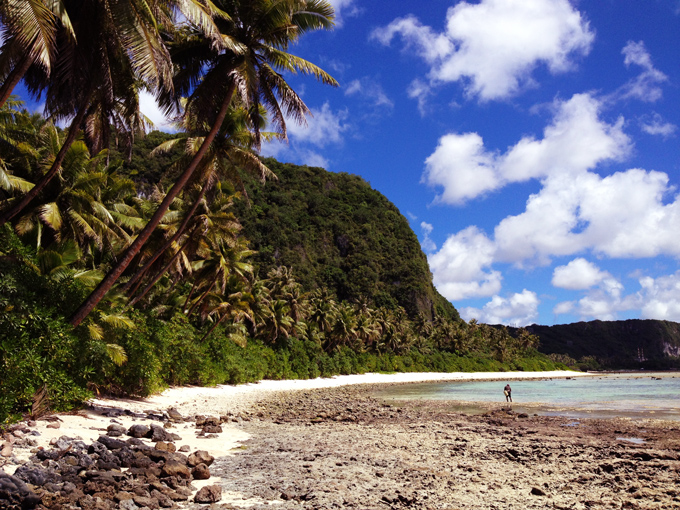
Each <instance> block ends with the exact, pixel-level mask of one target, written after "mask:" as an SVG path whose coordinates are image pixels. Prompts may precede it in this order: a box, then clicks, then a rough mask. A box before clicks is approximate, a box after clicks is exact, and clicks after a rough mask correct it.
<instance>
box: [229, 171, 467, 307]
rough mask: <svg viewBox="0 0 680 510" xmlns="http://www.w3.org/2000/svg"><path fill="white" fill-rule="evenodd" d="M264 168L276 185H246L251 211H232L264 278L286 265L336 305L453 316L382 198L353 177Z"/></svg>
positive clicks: (400, 219) (406, 230) (411, 238)
mask: <svg viewBox="0 0 680 510" xmlns="http://www.w3.org/2000/svg"><path fill="white" fill-rule="evenodd" d="M265 163H266V164H267V166H269V168H270V169H271V170H273V171H274V173H275V174H276V175H277V176H278V181H274V180H271V181H268V182H267V183H266V184H265V185H262V184H260V183H259V182H258V181H255V180H251V181H250V182H248V183H247V189H248V195H249V200H250V202H251V206H250V207H248V206H247V205H246V204H245V202H243V203H242V204H241V206H240V207H239V210H238V212H237V216H238V217H239V219H240V221H241V223H242V225H243V233H244V235H245V237H246V238H247V239H248V240H249V241H250V243H251V247H252V248H253V249H255V250H257V252H258V254H257V255H256V256H255V261H256V263H257V265H258V267H259V275H260V276H261V277H264V276H266V275H267V274H268V272H269V271H270V270H271V269H272V268H275V267H277V266H288V267H292V268H293V271H294V275H295V278H296V280H297V281H298V282H300V283H301V284H302V286H303V288H304V289H305V290H312V289H315V288H317V287H320V286H325V287H328V288H329V289H332V290H334V291H335V293H336V295H337V298H338V299H339V300H341V301H350V302H355V303H357V302H361V301H364V300H365V301H368V304H369V305H371V306H375V307H381V306H387V307H393V306H394V305H397V304H398V305H400V306H403V307H404V308H405V309H406V311H407V312H408V313H409V315H410V316H411V317H415V316H416V315H417V314H418V313H419V312H420V313H422V314H423V315H425V317H427V318H428V319H431V318H432V317H433V316H441V317H444V318H448V319H452V318H455V319H457V318H458V313H457V311H456V310H455V308H454V307H453V305H451V303H449V302H448V301H447V300H446V299H445V298H444V297H442V296H441V295H440V294H439V293H438V292H437V291H436V289H435V288H434V286H433V285H432V275H431V273H430V270H429V266H428V263H427V258H426V257H425V254H424V253H423V252H422V250H421V248H420V243H419V242H418V239H417V237H416V235H415V234H414V233H413V231H412V230H411V227H410V226H409V224H408V221H407V220H406V218H405V217H404V216H403V215H402V214H401V213H400V212H399V210H398V209H397V208H396V207H395V206H394V205H393V204H392V203H391V202H390V201H389V200H387V198H385V197H384V196H383V195H382V194H381V193H379V192H378V191H376V190H374V189H372V188H371V187H370V185H369V184H368V183H367V182H366V181H364V180H363V179H362V178H361V177H358V176H356V175H350V174H347V173H331V172H327V171H326V170H324V169H322V168H310V167H307V166H297V165H292V164H284V163H279V162H278V161H276V160H274V159H267V160H266V161H265Z"/></svg>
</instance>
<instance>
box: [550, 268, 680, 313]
mask: <svg viewBox="0 0 680 510" xmlns="http://www.w3.org/2000/svg"><path fill="white" fill-rule="evenodd" d="M607 282H609V283H612V279H611V278H610V277H607V278H604V279H603V280H602V283H601V284H600V286H599V288H596V289H589V290H588V292H587V293H586V295H585V296H584V297H582V298H581V299H579V300H577V301H564V302H562V303H559V304H558V305H557V306H555V307H554V309H553V312H554V313H555V314H556V315H562V314H575V315H577V316H579V318H580V319H581V320H592V319H600V320H616V319H618V313H620V312H624V311H629V310H640V317H641V318H643V319H658V320H670V321H680V271H677V272H675V273H673V274H670V275H663V276H659V277H657V278H652V277H650V276H643V277H640V278H639V279H638V282H639V284H640V290H639V291H638V292H636V293H631V294H628V295H623V292H622V291H623V286H622V285H621V284H620V283H619V282H616V281H615V280H614V282H615V283H614V284H613V285H607Z"/></svg>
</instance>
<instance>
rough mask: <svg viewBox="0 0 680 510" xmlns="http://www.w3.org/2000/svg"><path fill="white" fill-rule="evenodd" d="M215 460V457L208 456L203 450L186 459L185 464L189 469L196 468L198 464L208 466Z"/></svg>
mask: <svg viewBox="0 0 680 510" xmlns="http://www.w3.org/2000/svg"><path fill="white" fill-rule="evenodd" d="M214 460H215V457H213V456H212V455H210V454H209V453H208V452H206V451H205V450H197V451H195V452H194V453H192V454H191V455H189V457H188V458H187V464H188V465H189V466H191V467H196V466H198V465H199V464H205V465H206V466H210V465H211V464H212V463H213V462H214Z"/></svg>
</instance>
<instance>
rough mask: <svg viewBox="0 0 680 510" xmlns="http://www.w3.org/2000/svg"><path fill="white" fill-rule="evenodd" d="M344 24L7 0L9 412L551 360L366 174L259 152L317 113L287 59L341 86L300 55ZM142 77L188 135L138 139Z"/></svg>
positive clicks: (251, 3) (321, 13)
mask: <svg viewBox="0 0 680 510" xmlns="http://www.w3.org/2000/svg"><path fill="white" fill-rule="evenodd" d="M38 7H39V8H38ZM332 20H333V10H332V7H331V6H330V4H329V3H328V2H327V1H325V0H215V1H213V2H205V1H203V0H156V1H152V2H148V1H143V0H98V1H94V2H88V3H87V4H82V3H81V2H75V1H72V0H54V1H50V2H47V1H44V2H41V1H36V2H24V1H23V0H7V1H6V2H3V3H2V5H1V6H0V29H1V30H2V35H3V39H4V42H3V45H2V47H1V48H0V78H1V79H2V85H1V86H0V332H1V333H0V423H1V422H3V421H5V420H8V419H11V417H13V416H16V415H17V414H19V413H32V414H39V413H40V412H43V411H44V410H45V409H49V408H51V409H56V410H60V409H66V408H69V407H71V406H74V405H77V404H78V403H80V402H82V401H83V400H84V399H86V398H87V397H88V396H89V395H91V394H92V393H96V392H106V393H114V394H136V395H146V394H149V393H151V392H154V391H158V390H160V389H162V388H163V387H165V386H167V385H169V384H217V383H225V382H230V383H239V382H245V381H254V380H258V379H261V378H305V377H316V376H319V375H332V374H339V373H343V374H346V373H360V372H365V371H376V370H377V371H395V370H414V371H416V370H417V371H421V370H441V371H450V370H504V369H519V370H542V369H551V368H554V367H555V364H554V363H553V362H551V361H550V360H548V359H547V358H546V357H545V356H542V355H539V354H538V353H537V351H536V346H537V337H535V336H533V335H531V334H529V333H528V332H527V331H526V330H520V331H518V332H516V333H515V334H514V335H511V334H510V333H509V332H508V331H507V330H506V329H503V328H492V327H489V326H486V325H483V324H477V323H476V322H475V321H471V322H470V323H466V322H463V321H461V320H460V319H459V318H458V315H457V313H456V311H455V309H454V308H453V307H452V306H451V305H450V304H449V303H447V302H446V301H445V300H443V298H441V296H439V295H438V294H437V293H436V291H435V290H434V289H433V288H432V283H431V276H430V274H429V270H428V268H427V262H426V259H425V257H424V255H423V254H422V252H421V251H420V249H419V247H418V244H417V239H415V236H414V234H413V232H411V231H410V229H409V228H408V224H407V223H406V221H405V219H404V218H403V217H402V216H401V215H400V214H399V212H398V211H397V210H396V208H395V207H394V206H393V205H392V204H390V203H389V202H388V201H387V200H386V199H384V197H382V195H379V194H378V193H376V192H374V191H373V190H371V189H370V187H369V186H368V185H367V184H366V183H365V182H363V181H361V179H359V178H357V177H354V176H350V175H347V174H337V175H332V174H328V173H326V172H324V171H322V170H320V169H309V168H299V167H293V166H291V165H282V164H279V163H278V162H275V161H273V160H262V159H261V158H260V157H258V155H257V151H258V149H259V147H260V144H261V141H262V140H263V139H266V138H270V137H280V138H285V136H286V125H285V120H284V119H286V118H287V119H293V121H299V122H303V121H304V118H305V116H306V115H307V114H308V109H307V107H306V106H305V104H304V103H303V101H302V100H301V98H300V97H299V96H298V95H297V94H296V93H295V91H294V90H292V89H291V88H290V86H289V85H288V84H287V82H286V80H285V76H286V75H287V74H290V73H301V74H305V75H311V76H312V77H314V78H316V79H318V80H319V81H321V82H323V83H326V84H329V85H335V84H336V82H335V80H334V79H333V78H332V77H331V76H330V75H328V74H327V73H325V72H324V71H323V70H322V69H320V68H318V67H317V66H315V65H314V64H312V63H310V62H307V61H305V60H303V59H300V58H299V57H297V56H295V55H293V54H292V53H290V52H289V50H290V47H291V46H292V45H293V44H294V43H295V41H296V40H297V39H298V38H299V37H300V36H302V35H304V34H305V33H307V32H310V31H315V30H319V29H330V28H332V25H333V21H332ZM21 79H23V80H24V82H25V83H26V85H27V87H28V90H29V91H30V92H31V94H33V95H34V96H35V97H40V98H43V99H44V101H45V115H38V114H34V113H30V112H28V111H26V110H25V109H24V107H23V105H22V103H21V102H20V101H18V100H17V99H16V98H15V97H14V96H12V95H11V92H12V90H13V88H14V87H15V86H16V84H17V83H18V81H19V80H21ZM142 89H146V90H150V91H152V92H153V93H154V94H155V95H156V97H157V98H158V100H159V102H160V104H161V105H163V107H164V108H165V109H166V111H167V112H169V113H172V114H174V115H175V116H176V119H177V126H178V129H179V130H180V132H179V134H178V135H176V136H167V135H163V134H160V133H151V134H149V135H145V130H146V127H147V126H146V121H145V119H144V117H143V115H142V114H141V112H140V110H139V92H140V90H142ZM59 122H66V123H67V125H68V127H66V128H65V129H60V128H59V127H57V123H59ZM277 174H280V177H277ZM277 179H278V180H277ZM265 181H266V182H267V185H266V186H262V185H261V184H260V183H262V182H265ZM278 182H281V187H278V185H277V183H278ZM295 183H297V184H296V186H298V188H297V189H296V188H295V186H293V184H295ZM303 183H304V184H305V186H306V187H304V186H302V184H303ZM270 184H271V186H270ZM287 186H292V187H287ZM314 186H316V188H314ZM338 219H341V220H342V221H343V222H344V223H345V224H344V225H340V224H339V223H338ZM274 222H276V224H275V225H274ZM378 223H380V225H378ZM383 224H384V225H383ZM295 252H297V253H299V254H301V255H300V256H297V258H296V256H295V255H294V254H295ZM378 252H383V253H378ZM303 260H304V261H306V262H305V263H302V261H303Z"/></svg>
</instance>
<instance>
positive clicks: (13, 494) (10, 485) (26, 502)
mask: <svg viewBox="0 0 680 510" xmlns="http://www.w3.org/2000/svg"><path fill="white" fill-rule="evenodd" d="M3 500H4V501H5V502H6V503H8V505H9V506H5V507H4V508H21V509H32V508H35V507H36V506H37V505H38V504H39V503H40V498H39V497H38V496H37V495H36V494H35V493H34V492H33V491H32V490H31V489H30V488H29V487H28V485H26V483H25V482H24V481H23V480H21V479H19V478H17V477H16V476H10V475H8V474H6V473H5V472H4V471H0V505H2V502H3Z"/></svg>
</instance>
